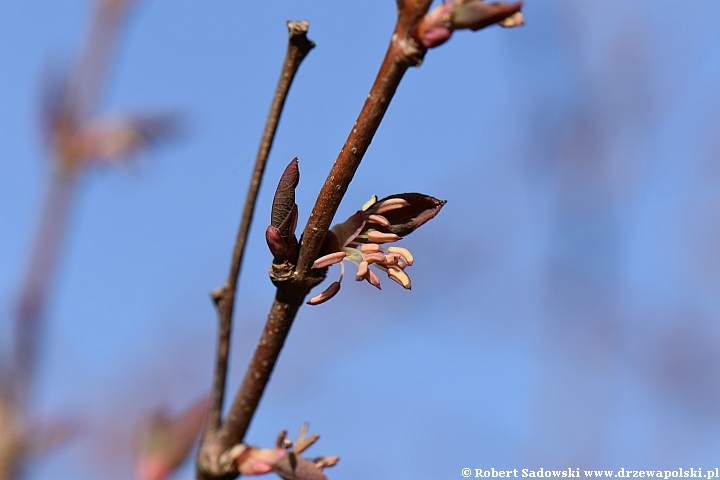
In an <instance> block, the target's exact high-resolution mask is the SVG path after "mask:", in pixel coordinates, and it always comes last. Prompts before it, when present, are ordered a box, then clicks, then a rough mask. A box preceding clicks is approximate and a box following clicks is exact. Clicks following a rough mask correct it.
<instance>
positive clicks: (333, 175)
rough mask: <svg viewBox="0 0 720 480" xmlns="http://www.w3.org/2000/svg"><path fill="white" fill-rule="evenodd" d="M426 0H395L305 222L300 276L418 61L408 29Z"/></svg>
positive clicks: (421, 52) (425, 7) (419, 50)
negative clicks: (376, 64)
mask: <svg viewBox="0 0 720 480" xmlns="http://www.w3.org/2000/svg"><path fill="white" fill-rule="evenodd" d="M430 3H431V2H430V0H405V1H402V0H399V1H398V21H397V24H396V26H395V31H394V32H393V36H392V39H391V41H390V46H389V47H388V51H387V53H386V54H385V59H384V60H383V63H382V65H381V66H380V71H379V72H378V75H377V77H376V79H375V83H374V84H373V86H372V89H371V90H370V94H369V95H368V97H367V99H366V100H365V104H364V105H363V108H362V110H361V111H360V115H359V116H358V119H357V121H356V122H355V125H354V126H353V129H352V130H351V132H350V135H349V136H348V138H347V140H346V141H345V145H343V147H342V150H340V154H339V155H338V157H337V159H336V160H335V163H334V164H333V166H332V169H331V170H330V174H329V175H328V177H327V179H326V180H325V183H324V184H323V186H322V188H321V190H320V194H319V195H318V198H317V201H316V202H315V206H314V207H313V209H312V213H311V214H310V219H309V220H308V222H307V225H306V226H305V231H304V233H303V241H302V246H301V248H300V258H299V259H298V264H297V268H296V275H297V276H299V277H300V278H303V277H305V276H306V275H307V274H308V272H309V271H310V267H311V266H312V264H313V262H314V261H315V259H316V258H317V256H318V253H319V252H320V247H321V245H322V242H323V240H324V238H325V234H326V233H327V230H328V228H330V223H331V222H332V219H333V217H334V216H335V212H337V209H338V207H339V206H340V201H341V200H342V198H343V196H344V195H345V192H346V191H347V188H348V185H350V181H351V180H352V178H353V176H354V175H355V171H356V170H357V168H358V166H359V165H360V161H361V160H362V159H363V156H364V155H365V152H366V151H367V149H368V147H369V146H370V142H372V139H373V136H374V135H375V132H376V131H377V129H378V126H380V122H381V121H382V119H383V117H384V116H385V112H387V109H388V107H389V106H390V100H392V97H393V95H394V94H395V90H396V89H397V86H398V85H399V84H400V81H401V80H402V78H403V75H404V74H405V72H406V71H407V69H408V68H409V67H411V66H417V65H419V64H420V63H421V62H422V59H423V56H424V55H425V48H424V47H422V46H421V45H419V44H418V43H417V42H416V41H415V40H414V39H413V38H412V31H413V29H414V27H415V25H416V24H417V22H419V21H420V19H421V18H422V17H423V15H425V12H427V10H428V8H429V7H430Z"/></svg>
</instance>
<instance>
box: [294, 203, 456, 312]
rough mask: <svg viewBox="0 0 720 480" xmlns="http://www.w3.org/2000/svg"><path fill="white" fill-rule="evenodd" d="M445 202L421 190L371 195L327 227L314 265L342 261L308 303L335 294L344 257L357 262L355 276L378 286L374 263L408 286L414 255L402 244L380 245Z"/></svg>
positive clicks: (419, 222)
mask: <svg viewBox="0 0 720 480" xmlns="http://www.w3.org/2000/svg"><path fill="white" fill-rule="evenodd" d="M443 205H445V201H444V200H438V199H436V198H434V197H431V196H428V195H423V194H420V193H402V194H398V195H391V196H389V197H385V198H383V199H382V200H378V198H377V196H373V197H372V198H371V199H370V201H368V202H367V203H366V204H365V205H364V206H363V208H362V210H358V211H357V212H356V213H355V214H354V215H352V216H351V217H350V218H348V219H347V220H346V221H344V222H343V223H340V224H337V225H335V226H334V227H332V228H331V229H330V231H329V232H328V235H327V237H326V238H325V243H324V245H323V251H324V252H330V253H327V254H326V255H323V256H321V257H320V258H318V259H317V260H316V261H315V263H313V268H327V267H329V266H330V265H334V264H336V263H341V271H340V278H339V279H338V281H335V282H333V283H332V284H330V286H329V287H328V288H327V289H325V291H323V292H322V293H320V294H319V295H316V296H315V297H313V298H311V299H310V301H309V302H308V304H310V305H318V304H320V303H323V302H326V301H328V300H330V299H331V298H332V297H334V296H335V295H336V294H337V293H338V291H340V282H342V279H343V277H344V274H345V264H344V263H342V262H344V261H348V262H350V263H352V264H354V265H355V266H356V273H355V279H356V280H358V281H362V280H366V281H367V282H368V283H370V284H371V285H373V286H374V287H377V288H378V289H380V288H381V287H380V279H379V278H378V276H377V275H376V274H375V272H373V270H372V269H371V268H370V267H371V266H372V267H375V268H377V269H378V270H380V271H382V272H384V273H385V274H387V276H388V278H390V279H391V280H393V281H395V282H397V283H399V284H400V285H402V287H403V288H405V289H408V290H409V289H410V288H411V287H412V283H411V281H410V277H409V276H408V274H407V273H406V272H405V269H406V268H407V267H409V266H411V265H412V264H413V261H414V259H413V255H412V254H411V253H410V251H409V250H408V249H406V248H403V247H397V246H388V247H383V246H381V245H383V244H386V243H392V242H397V241H399V240H402V238H403V237H404V236H406V235H408V234H410V233H412V232H413V231H414V230H415V229H416V228H418V227H419V226H421V225H422V224H424V223H425V222H427V221H428V220H430V219H432V218H433V217H435V215H437V213H438V212H439V211H440V209H441V208H442V207H443Z"/></svg>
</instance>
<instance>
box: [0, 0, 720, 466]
mask: <svg viewBox="0 0 720 480" xmlns="http://www.w3.org/2000/svg"><path fill="white" fill-rule="evenodd" d="M90 6H91V4H90V2H88V1H75V0H66V1H63V2H49V1H37V0H32V1H24V2H12V1H8V0H0V65H2V67H1V68H0V92H1V93H0V145H1V146H2V152H3V155H2V159H1V160H0V345H1V346H2V348H3V349H5V350H7V349H8V348H9V341H8V340H7V339H8V338H9V337H10V332H11V321H10V319H11V314H12V311H13V303H14V296H15V295H16V293H17V289H18V282H19V279H20V278H21V277H22V273H23V269H24V267H25V264H26V260H27V255H28V250H29V240H30V239H31V238H32V236H33V234H34V229H35V227H36V223H37V218H38V215H39V208H40V205H41V202H42V197H43V192H44V188H45V187H46V185H47V182H48V179H49V171H50V169H49V160H48V155H47V152H46V151H45V150H44V147H43V145H42V142H41V141H40V128H39V125H40V121H39V120H40V119H39V110H40V108H39V107H40V92H41V84H42V78H43V73H44V72H45V71H46V68H47V66H48V65H49V64H50V63H51V62H55V63H60V64H70V63H71V61H72V59H73V58H74V56H75V54H76V52H77V49H78V47H79V45H80V43H81V41H82V39H83V38H84V34H85V27H86V25H87V20H88V18H89V12H90ZM524 11H525V17H526V21H527V25H526V27H524V28H522V29H513V30H505V29H500V28H497V27H495V28H489V29H487V30H484V31H481V32H477V33H475V34H473V33H469V32H458V33H457V34H456V35H455V36H454V37H453V38H452V40H451V41H450V42H449V43H447V44H445V45H443V46H441V47H440V48H438V49H436V50H433V51H431V52H429V53H428V55H427V57H426V59H425V62H424V64H423V65H422V66H421V67H420V68H418V69H412V70H410V71H409V72H408V74H407V75H406V78H405V79H404V80H403V83H402V84H401V86H400V88H399V90H398V93H397V94H396V96H395V98H394V99H393V102H392V104H391V107H390V109H389V111H388V113H387V115H386V117H385V120H384V121H383V123H382V125H381V127H380V129H379V131H378V133H377V135H376V137H375V139H374V141H373V143H372V145H371V147H370V149H369V150H368V153H367V155H366V157H365V160H364V161H363V164H362V165H361V167H360V169H359V171H358V173H357V175H356V178H355V180H354V181H353V183H352V184H351V186H350V188H349V190H348V193H347V195H346V197H345V200H344V201H343V204H342V206H341V208H340V212H339V214H338V215H339V216H340V217H342V218H341V219H344V218H346V217H347V216H348V215H350V214H351V213H352V212H353V211H355V210H356V209H358V208H359V207H360V206H361V205H362V204H363V203H364V202H365V201H366V200H367V199H368V198H369V197H370V196H371V195H372V194H378V195H380V196H384V195H388V194H392V193H399V192H406V191H419V192H423V193H428V194H431V195H434V196H436V197H438V198H442V199H447V200H448V204H447V206H446V207H445V208H444V209H443V211H442V213H441V214H440V215H439V216H438V217H437V218H436V219H435V220H433V221H432V222H430V223H429V224H427V225H426V226H425V227H423V228H422V229H421V230H419V231H418V232H417V233H415V234H413V235H412V236H410V237H408V238H407V239H406V240H404V241H403V245H404V246H406V247H407V248H409V249H411V250H412V251H413V253H414V254H415V257H416V263H415V265H414V266H413V267H412V268H411V269H410V270H409V272H410V274H411V277H412V279H413V290H412V291H410V292H408V291H404V290H402V289H401V288H400V287H399V286H397V285H395V284H394V283H392V282H390V281H389V280H387V279H385V280H383V285H384V289H383V290H382V292H379V291H376V290H375V289H374V288H372V287H371V286H369V285H367V284H356V283H355V282H352V281H347V279H346V282H344V285H343V289H342V291H341V292H340V294H339V295H338V296H337V297H336V298H335V299H333V300H332V301H331V302H329V303H328V304H325V305H322V306H318V307H314V308H311V307H303V308H302V309H301V311H300V313H299V315H298V318H297V320H296V322H295V325H294V326H293V329H292V331H291V334H290V337H289V339H288V343H287V345H286V348H285V350H284V351H283V353H282V355H281V357H280V360H279V363H278V366H277V368H276V370H275V373H274V375H273V378H272V381H271V383H270V386H269V388H268V389H267V391H266V394H265V396H264V398H263V401H262V403H261V405H260V408H259V410H258V413H257V415H256V417H255V420H254V422H253V424H252V427H251V430H250V432H249V435H248V441H249V442H251V443H255V444H262V445H270V444H271V443H272V442H273V441H274V438H275V436H276V434H277V432H278V431H279V430H281V429H283V428H287V429H289V430H290V431H291V432H292V434H293V435H294V433H295V432H296V431H297V429H298V428H299V426H300V424H301V423H302V422H305V421H309V422H310V426H311V430H312V431H315V432H319V433H320V434H321V435H322V439H321V441H320V442H319V443H318V444H317V445H316V446H314V447H313V449H312V450H311V451H310V452H309V453H310V454H311V455H321V454H324V455H339V456H340V457H341V462H340V463H339V465H338V466H337V467H335V468H334V469H332V470H329V471H328V474H329V475H330V477H331V478H333V479H369V478H378V479H379V478H383V479H386V478H387V479H389V478H392V479H438V478H448V479H452V478H461V475H460V471H461V469H462V468H464V467H469V468H473V469H474V468H486V469H489V468H491V467H494V468H496V469H512V468H539V467H543V468H568V467H572V468H580V469H583V468H588V469H589V468H602V469H619V468H621V467H624V468H626V469H628V468H632V469H672V468H675V469H676V468H680V467H682V468H690V467H694V468H703V469H710V468H715V467H718V466H720V454H719V453H718V452H720V400H719V399H720V323H719V322H718V320H719V319H720V3H719V2H717V1H715V0H695V1H693V2H681V1H669V0H662V1H650V0H645V1H641V0H635V1H631V2H621V1H617V0H610V1H602V2H601V1H594V0H593V1H577V0H555V1H550V0H547V1H545V0H530V1H528V2H527V4H526V7H525V8H524ZM394 18H395V4H394V2H392V1H391V0H383V1H379V0H378V1H364V2H320V1H297V0H295V1H277V2H253V3H249V2H229V1H219V0H218V1H212V2H199V1H196V2H192V1H183V2H174V1H170V0H148V1H145V2H142V4H140V5H137V6H136V7H135V8H134V9H133V12H132V15H131V18H130V21H129V22H128V23H127V28H126V29H125V30H124V32H123V34H122V41H121V42H120V45H119V48H118V50H117V55H116V58H115V59H114V63H113V68H112V74H111V76H110V81H109V84H108V88H107V90H106V95H105V97H104V101H103V106H102V111H104V112H115V113H121V112H125V111H152V110H168V109H178V110H180V111H181V112H182V113H183V114H184V117H185V119H186V123H187V128H186V130H187V131H186V135H185V137H184V138H183V139H182V140H181V141H177V142H174V143H172V144H167V145H163V146H161V147H159V148H157V149H155V150H153V151H151V152H149V153H146V154H145V155H143V156H142V157H141V158H140V159H138V160H137V161H135V162H132V163H131V164H129V165H127V166H125V167H122V168H119V169H115V168H104V169H99V170H94V171H92V172H91V173H89V174H88V175H86V176H85V177H84V178H83V181H82V184H81V188H80V191H79V194H78V196H77V199H76V203H75V208H74V215H73V217H72V222H71V228H70V231H69V235H68V237H67V239H66V243H65V249H64V255H63V258H62V260H61V263H60V268H59V272H58V276H57V278H56V281H55V283H54V288H53V290H52V295H51V298H50V301H49V304H48V308H47V315H46V328H45V331H44V338H43V342H42V358H41V371H40V377H39V379H38V385H37V390H36V405H35V411H36V412H37V413H38V414H39V415H47V416H50V417H75V418H80V419H82V423H83V425H84V431H85V434H84V435H83V436H82V437H80V438H79V439H78V440H76V441H74V442H72V443H71V444H69V445H68V446H66V447H64V448H62V449H59V450H57V451H54V452H53V453H51V454H49V455H47V456H45V457H44V458H42V460H41V461H38V462H37V463H35V464H33V465H32V466H31V468H30V471H29V478H30V479H47V478H54V479H75V480H76V479H97V478H107V479H125V478H129V477H130V476H131V455H130V452H131V439H132V431H133V427H134V425H135V424H136V423H137V421H138V419H139V418H140V416H141V415H142V414H143V413H145V412H147V411H148V410H150V409H152V408H154V407H156V406H158V405H163V404H164V405H167V406H168V407H169V408H170V409H171V410H172V411H178V410H180V409H182V408H183V407H185V406H186V405H188V404H189V403H190V402H191V401H193V400H194V399H195V398H197V397H198V396H199V395H201V394H203V393H204V392H206V391H208V389H209V386H210V376H211V370H212V365H211V363H212V355H213V349H214V336H215V332H216V316H215V311H214V308H213V306H212V304H211V302H210V300H209V297H208V294H209V292H210V291H211V290H212V289H214V288H216V287H217V286H219V285H221V284H222V282H223V281H224V278H225V277H226V274H227V269H228V265H229V259H230V253H231V249H232V244H233V241H234V237H235V232H236V229H237V225H238V220H239V214H240V210H241V208H242V201H243V200H244V197H245V193H246V189H247V184H248V181H249V175H250V168H251V166H252V163H253V161H254V156H255V152H256V149H257V145H258V141H259V136H260V132H261V130H262V126H263V123H264V120H265V116H266V114H267V110H268V106H269V102H270V99H271V97H272V93H273V91H274V89H275V85H276V82H277V77H278V74H279V71H280V66H281V63H282V59H283V55H284V51H285V45H286V29H285V21H286V20H288V19H308V20H309V21H310V34H309V37H310V38H311V39H313V40H314V41H315V42H317V45H318V46H317V48H316V49H314V50H313V51H312V52H311V53H310V55H309V56H308V58H307V59H306V60H305V62H304V64H303V65H302V67H301V69H300V72H299V75H298V77H297V79H296V81H295V83H294V84H293V87H292V90H291V94H290V98H289V100H288V102H287V105H286V108H285V113H284V115H283V118H282V120H281V122H280V128H279V131H278V136H277V139H276V142H275V146H274V148H273V151H272V153H271V156H270V161H269V167H268V170H267V173H266V179H267V182H266V184H265V185H264V187H263V188H262V190H261V193H260V200H259V207H258V212H257V215H256V219H255V222H254V224H253V230H252V233H251V234H252V237H251V239H250V242H249V245H248V251H247V260H246V262H245V265H244V268H243V272H242V277H241V280H240V293H239V299H238V307H237V309H236V310H237V315H236V324H235V325H236V326H235V335H234V338H233V344H232V352H231V353H232V364H231V372H230V381H229V382H230V390H231V391H232V392H234V391H235V389H236V387H237V385H238V384H239V382H240V379H241V377H242V374H243V373H244V370H245V366H246V364H247V361H248V358H249V356H250V354H251V351H252V348H253V346H254V344H255V342H256V341H257V338H258V336H259V333H260V331H261V329H262V325H263V323H264V317H265V314H266V313H267V309H268V307H269V305H270V302H271V299H272V296H273V287H272V285H271V283H270V281H269V280H268V277H267V269H268V267H269V264H270V260H271V257H270V254H269V252H268V251H267V246H266V245H265V241H264V239H263V235H262V232H263V231H264V229H265V227H266V226H267V224H268V222H269V209H270V204H271V198H272V193H273V191H274V188H275V184H276V181H277V179H278V178H279V175H280V173H281V172H282V169H283V168H284V167H285V165H286V164H287V163H288V162H289V161H290V160H291V159H292V158H293V157H294V156H298V157H299V158H300V170H301V182H300V185H299V187H298V190H297V203H298V205H299V209H300V223H301V226H302V225H303V224H304V220H305V219H306V218H307V215H308V214H309V212H310V209H311V207H312V204H313V202H314V200H315V198H316V195H317V192H318V190H319V188H320V185H321V184H322V182H323V181H324V178H325V175H326V174H327V172H328V171H329V168H330V165H331V163H332V161H333V160H334V159H335V157H336V155H337V152H338V151H339V149H340V147H341V146H342V144H343V142H344V140H345V137H346V136H347V134H348V132H349V131H350V128H351V127H352V124H353V122H354V120H355V118H356V116H357V113H358V112H359V109H360V107H361V105H362V102H363V101H364V98H365V96H366V95H367V92H368V90H369V87H370V85H371V83H372V80H373V78H374V76H375V74H376V72H377V68H378V66H379V64H380V61H381V59H382V56H383V54H384V51H385V48H386V46H387V43H388V41H389V36H390V33H391V31H392V28H393V25H394ZM336 274H337V272H336V271H333V270H331V272H330V275H331V276H332V275H336ZM350 280H351V279H350ZM191 471H192V469H191V467H190V466H189V465H188V466H187V467H186V468H184V469H183V470H182V471H181V472H179V474H178V475H177V478H191Z"/></svg>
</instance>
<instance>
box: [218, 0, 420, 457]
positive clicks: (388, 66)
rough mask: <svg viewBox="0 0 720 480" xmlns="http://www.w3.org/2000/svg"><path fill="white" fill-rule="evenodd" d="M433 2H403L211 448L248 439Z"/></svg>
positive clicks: (280, 269)
mask: <svg viewBox="0 0 720 480" xmlns="http://www.w3.org/2000/svg"><path fill="white" fill-rule="evenodd" d="M430 3H431V1H430V0H412V1H411V0H408V1H399V2H398V22H397V25H396V27H395V31H394V33H393V36H392V40H391V42H390V46H389V47H388V51H387V54H386V55H385V58H384V60H383V62H382V65H381V66H380V71H379V72H378V75H377V78H376V80H375V83H374V84H373V86H372V88H371V90H370V94H369V95H368V98H367V100H366V101H365V104H364V105H363V108H362V110H361V112H360V115H359V117H358V119H357V121H356V122H355V125H354V126H353V129H352V131H351V132H350V135H349V137H348V139H347V141H346V142H345V145H344V146H343V148H342V150H341V151H340V154H339V155H338V158H337V159H336V160H335V164H334V165H333V167H332V169H331V171H330V173H329V175H328V177H327V179H326V181H325V184H324V185H323V187H322V189H321V191H320V194H319V196H318V200H317V202H316V204H315V206H314V208H313V211H312V214H311V216H310V219H309V221H308V224H307V226H306V227H305V231H304V234H303V240H302V247H301V250H300V257H299V261H298V264H297V267H296V268H295V266H293V265H289V264H287V263H285V264H282V265H273V271H272V273H271V277H272V279H273V282H274V283H275V285H276V286H277V287H278V290H277V294H276V297H275V301H274V302H273V305H272V308H271V310H270V313H269V315H268V321H267V323H266V325H265V329H264V330H263V333H262V336H261V337H260V341H259V342H258V346H257V348H256V350H255V353H254V355H253V358H252V360H251V361H250V365H249V367H248V370H247V372H246V374H245V377H244V379H243V382H242V384H241V386H240V389H239V390H238V393H237V395H236V396H235V399H234V400H233V403H232V405H231V407H230V411H229V413H228V416H227V418H226V419H225V421H224V422H223V424H222V426H221V427H220V429H219V430H218V433H217V435H216V436H215V442H213V443H214V445H213V448H212V450H213V451H215V452H225V451H227V450H228V449H229V448H231V447H232V446H233V445H236V444H239V443H241V442H242V441H243V439H244V437H245V434H246V432H247V429H248V428H249V426H250V422H251V420H252V417H253V415H254V413H255V410H256V408H257V405H258V403H259V401H260V398H261V397H262V394H263V392H264V390H265V387H266V386H267V382H268V380H269V379H270V374H271V373H272V369H273V367H274V365H275V362H276V361H277V358H278V356H279V355H280V351H281V349H282V346H283V344H284V342H285V338H286V337H287V334H288V332H289V331H290V327H291V325H292V322H293V320H294V318H295V315H296V314H297V311H298V309H299V308H300V306H301V305H302V301H303V300H304V298H305V296H306V295H307V294H308V293H309V292H310V289H311V288H312V287H313V286H315V285H317V284H318V283H319V282H320V281H322V277H323V276H324V272H322V271H317V270H314V271H313V270H311V269H310V267H311V265H312V263H313V261H314V260H315V258H316V257H317V255H318V252H319V250H320V247H321V245H322V241H323V239H324V237H325V233H326V232H327V230H328V228H329V226H330V222H331V221H332V218H333V216H334V215H335V212H336V211H337V208H338V206H339V204H340V201H341V200H342V197H343V195H344V194H345V191H346V190H347V187H348V185H349V183H350V181H351V180H352V177H353V175H354V174H355V171H356V170H357V167H358V166H359V164H360V161H361V160H362V157H363V155H364V154H365V152H366V151H367V149H368V147H369V145H370V142H371V141H372V138H373V135H374V134H375V132H376V131H377V128H378V126H379V125H380V121H381V120H382V118H383V116H384V115H385V112H386V111H387V109H388V106H389V104H390V100H391V99H392V96H393V95H394V93H395V90H396V88H397V86H398V84H399V83H400V80H401V79H402V77H403V75H404V73H405V71H406V70H407V69H408V68H409V67H411V66H414V65H419V64H420V62H421V61H422V58H423V55H424V53H425V49H424V48H423V47H422V46H421V45H419V44H418V43H417V42H416V41H415V40H413V38H412V31H413V28H414V26H415V25H416V24H417V22H418V21H419V20H420V19H421V18H422V17H423V15H424V14H425V12H427V9H428V8H429V6H430Z"/></svg>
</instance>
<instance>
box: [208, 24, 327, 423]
mask: <svg viewBox="0 0 720 480" xmlns="http://www.w3.org/2000/svg"><path fill="white" fill-rule="evenodd" d="M288 30H289V33H290V34H289V40H288V48H287V53H286V55H285V62H284V63H283V68H282V72H281V74H280V80H279V81H278V86H277V89H276V90H275V96H274V97H273V101H272V105H271V107H270V113H269V114H268V118H267V122H266V124H265V129H264V131H263V135H262V139H261V141H260V148H259V150H258V153H257V157H256V160H255V167H254V170H253V175H252V179H251V180H250V187H249V189H248V194H247V198H246V199H245V207H244V209H243V213H242V219H241V221H240V228H239V230H238V234H237V239H236V241H235V249H234V250H233V256H232V262H231V265H230V273H229V274H228V279H227V282H226V283H225V285H224V286H222V287H221V288H219V289H218V290H216V291H215V292H213V300H214V301H215V303H216V305H217V309H218V314H219V317H220V329H219V333H218V345H217V356H216V363H215V374H214V378H213V387H212V399H211V404H210V411H209V413H208V420H207V423H206V429H205V431H206V433H210V432H214V431H215V430H217V429H218V427H219V426H220V420H221V412H222V406H223V398H224V392H225V383H226V377H227V366H228V354H229V348H230V333H231V328H232V316H233V310H234V306H235V293H236V290H237V282H238V276H239V274H240V268H241V267H242V261H243V254H244V252H245V244H246V241H247V237H248V234H249V232H250V224H251V223H252V218H253V214H254V211H255V203H256V201H257V196H258V192H259V190H260V184H261V183H262V178H263V173H264V172H265V165H266V163H267V158H268V155H269V153H270V148H271V147H272V143H273V139H274V138H275V132H276V130H277V126H278V122H279V121H280V115H281V113H282V109H283V106H284V105H285V99H286V98H287V94H288V91H289V90H290V85H291V84H292V81H293V79H294V78H295V74H296V73H297V70H298V68H299V67H300V63H302V61H303V59H304V58H305V56H306V55H307V54H308V52H310V50H311V49H312V48H313V47H314V46H315V44H314V43H313V42H312V41H310V40H309V39H308V38H307V31H308V22H306V21H300V22H288Z"/></svg>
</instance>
